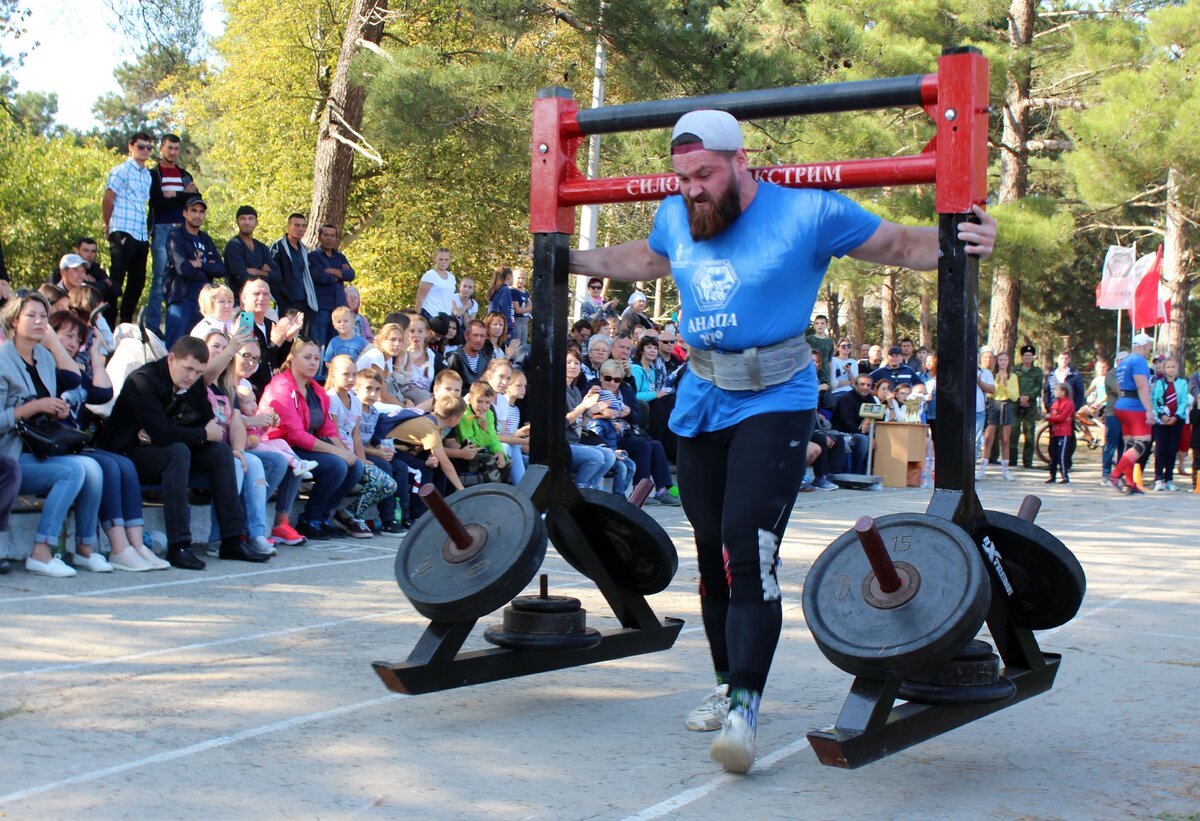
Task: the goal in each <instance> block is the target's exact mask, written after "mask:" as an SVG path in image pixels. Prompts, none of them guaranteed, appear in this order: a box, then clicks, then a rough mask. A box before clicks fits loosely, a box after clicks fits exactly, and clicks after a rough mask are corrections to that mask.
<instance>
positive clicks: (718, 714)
mask: <svg viewBox="0 0 1200 821" xmlns="http://www.w3.org/2000/svg"><path fill="white" fill-rule="evenodd" d="M728 713H729V685H728V684H718V685H717V686H716V688H715V689H714V690H713V691H712V692H711V693H709V694H708V695H707V696H705V698H704V701H703V702H701V704H700V706H699V707H697V708H696V709H694V710H692V711H691V712H690V713H688V714H687V720H686V721H685V722H684V725H685V726H686V727H687V728H688V729H689V730H693V731H695V732H697V733H708V732H712V731H713V730H719V729H720V728H721V724H722V723H724V721H725V716H726V714H728Z"/></svg>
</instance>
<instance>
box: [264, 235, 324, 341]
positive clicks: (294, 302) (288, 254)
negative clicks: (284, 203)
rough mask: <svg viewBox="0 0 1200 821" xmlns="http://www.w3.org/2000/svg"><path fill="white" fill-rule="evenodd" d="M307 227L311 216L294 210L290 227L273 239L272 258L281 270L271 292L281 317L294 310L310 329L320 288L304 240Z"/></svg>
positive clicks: (272, 283)
mask: <svg viewBox="0 0 1200 821" xmlns="http://www.w3.org/2000/svg"><path fill="white" fill-rule="evenodd" d="M307 230H308V218H307V217H305V216H304V215H303V214H291V215H289V216H288V220H287V231H286V232H285V233H284V235H283V236H282V237H280V238H279V239H277V240H275V241H274V242H273V243H271V258H272V259H273V260H274V261H275V267H276V268H277V269H278V270H279V274H278V279H276V280H273V281H271V295H272V296H273V297H274V298H275V307H276V309H277V311H278V313H279V316H280V317H284V316H287V314H288V313H291V312H293V311H295V312H297V313H301V314H303V316H304V329H305V331H310V329H311V328H312V326H313V318H314V317H315V316H316V314H317V292H316V289H315V287H314V286H313V278H312V272H311V271H310V270H309V267H308V246H306V245H305V244H304V243H303V242H301V240H302V239H303V238H304V232H305V231H307Z"/></svg>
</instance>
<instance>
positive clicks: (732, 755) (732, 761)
mask: <svg viewBox="0 0 1200 821" xmlns="http://www.w3.org/2000/svg"><path fill="white" fill-rule="evenodd" d="M708 754H709V757H710V758H712V760H713V761H717V762H720V764H721V766H722V767H724V768H725V772H727V773H748V772H750V768H751V767H752V766H754V728H753V727H751V726H750V722H749V721H747V720H746V719H745V717H744V716H743V715H742V714H741V713H739V712H738V711H737V710H731V711H730V713H729V715H727V716H725V723H724V724H722V725H721V734H720V735H719V736H717V737H716V738H715V739H713V743H712V747H710V748H709V751H708Z"/></svg>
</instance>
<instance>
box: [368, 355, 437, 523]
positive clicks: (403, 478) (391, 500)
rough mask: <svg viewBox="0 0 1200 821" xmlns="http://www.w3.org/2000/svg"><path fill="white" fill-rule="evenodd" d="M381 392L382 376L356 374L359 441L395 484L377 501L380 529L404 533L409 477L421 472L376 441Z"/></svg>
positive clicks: (385, 443) (408, 519)
mask: <svg viewBox="0 0 1200 821" xmlns="http://www.w3.org/2000/svg"><path fill="white" fill-rule="evenodd" d="M382 391H383V374H381V373H380V372H379V371H377V370H375V369H374V368H367V369H366V370H362V371H359V372H358V376H356V377H355V379H354V392H355V394H356V395H357V396H358V401H359V402H361V403H362V418H361V419H359V421H358V438H359V439H360V440H361V441H362V443H363V452H364V453H366V455H367V459H368V460H370V462H371V464H373V465H375V467H377V468H379V469H380V470H382V471H383V472H384V473H386V474H388V475H389V476H391V477H392V479H394V480H395V482H396V493H394V494H392V495H389V496H385V497H383V498H382V499H380V500H379V517H380V519H381V520H382V523H381V525H380V529H381V530H382V531H383V532H384V533H403V532H404V531H405V530H407V529H408V524H409V523H410V522H411V521H412V518H411V516H410V515H409V509H410V508H409V498H408V497H409V494H410V492H411V489H412V486H413V479H412V473H415V474H416V477H417V480H418V481H420V477H421V472H420V471H419V470H412V469H410V467H409V465H408V463H407V462H405V461H404V460H403V459H401V458H400V456H399V455H398V454H397V453H396V446H395V444H394V443H393V442H392V440H391V439H382V438H381V439H379V440H378V444H371V443H372V442H374V441H376V437H375V431H376V427H377V424H378V422H379V409H378V408H376V407H375V404H376V403H377V402H378V401H379V394H380V393H381V392H382ZM435 465H436V460H435ZM397 501H399V502H400V516H399V517H397V516H396V502H397Z"/></svg>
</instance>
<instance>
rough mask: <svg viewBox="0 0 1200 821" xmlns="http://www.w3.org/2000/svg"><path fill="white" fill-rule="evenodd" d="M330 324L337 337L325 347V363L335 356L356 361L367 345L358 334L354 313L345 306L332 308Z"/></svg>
mask: <svg viewBox="0 0 1200 821" xmlns="http://www.w3.org/2000/svg"><path fill="white" fill-rule="evenodd" d="M332 322H333V329H334V330H335V331H336V332H337V336H335V337H334V338H333V339H331V340H329V344H328V345H326V346H325V357H324V361H325V363H326V364H328V363H330V362H332V361H333V358H334V357H335V356H341V355H342V354H345V355H346V356H348V357H350V358H351V359H353V360H356V361H357V360H358V358H359V357H360V356H362V352H363V351H364V350H366V348H367V344H368V343H367V340H365V339H363V338H362V337H361V336H360V335H359V333H358V324H357V323H356V322H355V318H354V311H352V310H350V309H349V308H347V307H346V306H345V305H342V306H340V307H338V308H334V309H333V315H332Z"/></svg>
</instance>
